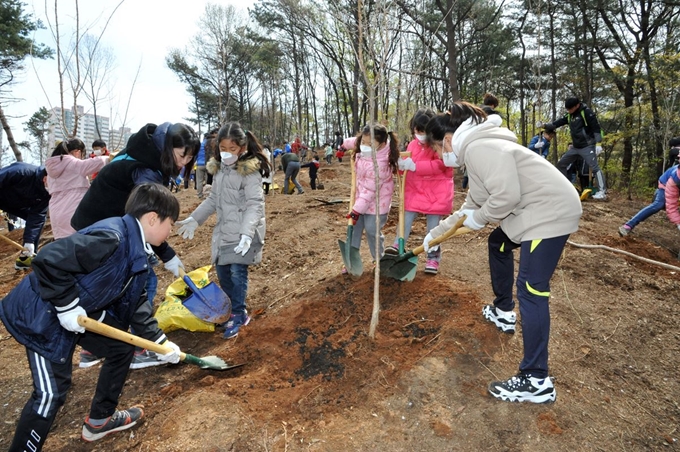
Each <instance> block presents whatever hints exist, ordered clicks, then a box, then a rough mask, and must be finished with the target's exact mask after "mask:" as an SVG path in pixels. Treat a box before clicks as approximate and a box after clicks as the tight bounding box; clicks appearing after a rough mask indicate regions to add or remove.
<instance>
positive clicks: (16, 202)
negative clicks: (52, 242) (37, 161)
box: [0, 162, 50, 248]
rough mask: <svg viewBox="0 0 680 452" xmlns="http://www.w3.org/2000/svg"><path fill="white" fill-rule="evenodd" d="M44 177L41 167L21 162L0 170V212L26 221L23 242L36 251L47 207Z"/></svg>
mask: <svg viewBox="0 0 680 452" xmlns="http://www.w3.org/2000/svg"><path fill="white" fill-rule="evenodd" d="M45 176H47V171H46V170H45V167H43V166H35V165H29V164H28V163H23V162H16V163H12V164H11V165H9V166H6V167H4V168H1V169H0V210H4V211H5V212H8V213H11V214H12V215H16V216H17V217H19V218H23V219H24V220H26V229H25V230H24V243H33V244H35V246H36V248H37V247H38V241H39V240H40V233H41V232H42V229H43V226H45V220H46V219H47V208H48V206H49V204H50V194H49V193H48V192H47V190H46V189H45V183H44V182H43V179H44V178H45Z"/></svg>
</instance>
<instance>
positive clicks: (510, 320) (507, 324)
mask: <svg viewBox="0 0 680 452" xmlns="http://www.w3.org/2000/svg"><path fill="white" fill-rule="evenodd" d="M482 315H483V316H484V318H485V319H487V320H488V321H489V322H491V323H493V324H494V325H496V327H498V329H499V330H501V331H502V332H504V333H510V334H514V333H515V324H516V323H517V314H515V312H514V311H501V310H500V309H498V308H497V307H495V306H493V305H490V304H487V305H486V306H484V309H482Z"/></svg>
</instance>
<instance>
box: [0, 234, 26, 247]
mask: <svg viewBox="0 0 680 452" xmlns="http://www.w3.org/2000/svg"><path fill="white" fill-rule="evenodd" d="M0 238H1V239H2V240H4V241H5V242H7V243H9V244H10V245H12V246H13V247H15V248H16V249H18V250H21V251H26V249H25V248H24V247H23V246H21V245H19V244H18V243H17V242H15V241H14V240H12V239H10V238H9V237H6V236H5V235H4V234H0Z"/></svg>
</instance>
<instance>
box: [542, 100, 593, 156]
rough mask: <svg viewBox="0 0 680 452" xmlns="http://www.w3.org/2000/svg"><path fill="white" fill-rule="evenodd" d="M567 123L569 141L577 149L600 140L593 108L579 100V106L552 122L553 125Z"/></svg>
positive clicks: (559, 125)
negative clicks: (571, 112) (569, 133)
mask: <svg viewBox="0 0 680 452" xmlns="http://www.w3.org/2000/svg"><path fill="white" fill-rule="evenodd" d="M567 124H569V131H570V132H571V142H572V144H573V145H574V147H575V148H577V149H583V148H587V147H588V146H594V145H595V143H599V142H600V141H602V132H601V130H600V123H599V122H598V120H597V116H595V113H593V110H591V109H590V108H588V106H587V105H586V104H584V103H583V102H581V106H580V107H579V108H578V110H576V111H575V112H574V113H573V114H570V113H567V114H566V115H564V116H563V117H562V118H560V119H558V120H557V121H555V122H553V123H552V126H554V127H556V128H557V127H562V126H564V125H567Z"/></svg>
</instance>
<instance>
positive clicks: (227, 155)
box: [220, 152, 238, 165]
mask: <svg viewBox="0 0 680 452" xmlns="http://www.w3.org/2000/svg"><path fill="white" fill-rule="evenodd" d="M220 158H221V159H222V163H224V164H225V165H233V164H234V163H236V160H238V155H235V154H232V153H231V152H220Z"/></svg>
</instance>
